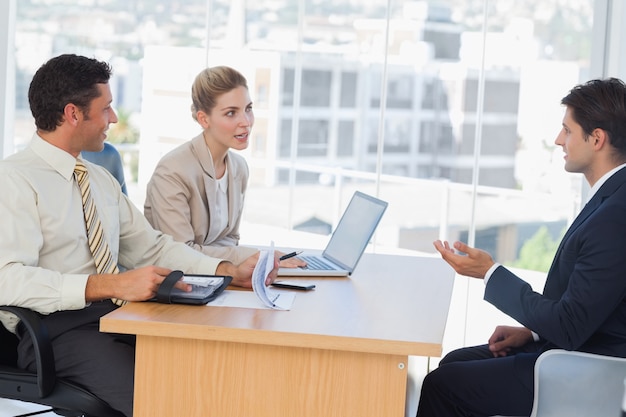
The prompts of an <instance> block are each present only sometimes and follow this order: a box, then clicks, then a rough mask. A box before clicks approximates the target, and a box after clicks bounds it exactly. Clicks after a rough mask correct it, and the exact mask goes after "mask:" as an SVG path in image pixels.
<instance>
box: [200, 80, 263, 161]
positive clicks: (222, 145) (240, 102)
mask: <svg viewBox="0 0 626 417" xmlns="http://www.w3.org/2000/svg"><path fill="white" fill-rule="evenodd" d="M199 113H203V112H199ZM198 116H199V117H198V121H199V122H200V124H201V125H202V127H203V128H204V138H205V140H206V141H207V145H208V146H209V149H211V152H212V153H213V152H220V151H222V152H226V151H227V150H228V149H230V148H232V149H237V150H242V149H246V148H247V147H248V138H249V136H250V131H251V130H252V125H254V112H253V111H252V101H251V100H250V94H249V93H248V89H247V88H245V87H243V86H240V87H236V88H235V89H233V90H231V91H229V92H227V93H224V94H222V95H221V96H219V97H218V98H217V100H216V104H215V107H214V108H213V110H212V111H211V114H206V113H203V114H199V115H198Z"/></svg>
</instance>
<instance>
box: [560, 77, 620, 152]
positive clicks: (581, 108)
mask: <svg viewBox="0 0 626 417" xmlns="http://www.w3.org/2000/svg"><path fill="white" fill-rule="evenodd" d="M561 104H564V105H565V106H567V107H568V108H569V109H570V111H571V114H572V117H573V119H574V120H575V121H576V123H578V124H579V125H580V126H581V127H582V129H583V131H584V132H585V134H586V135H587V136H589V135H591V133H592V132H593V131H594V129H597V128H599V129H602V130H604V131H605V132H606V133H607V135H608V137H609V142H610V143H611V145H612V146H613V147H614V148H615V149H616V150H617V152H618V153H619V154H620V155H622V156H626V84H624V82H623V81H622V80H620V79H618V78H607V79H596V80H591V81H587V82H586V83H584V84H580V85H577V86H576V87H574V88H572V89H571V90H570V92H569V93H568V94H567V95H566V96H565V97H563V99H562V100H561Z"/></svg>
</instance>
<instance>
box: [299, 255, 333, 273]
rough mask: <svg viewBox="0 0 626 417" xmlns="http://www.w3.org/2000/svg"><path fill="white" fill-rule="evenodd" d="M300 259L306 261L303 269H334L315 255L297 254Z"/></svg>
mask: <svg viewBox="0 0 626 417" xmlns="http://www.w3.org/2000/svg"><path fill="white" fill-rule="evenodd" d="M299 258H300V259H302V260H304V261H305V262H306V266H305V267H304V268H303V269H315V270H318V271H331V270H333V269H336V268H335V267H333V266H332V265H330V264H328V263H326V262H324V261H323V260H321V259H320V258H318V257H317V256H306V255H305V256H299Z"/></svg>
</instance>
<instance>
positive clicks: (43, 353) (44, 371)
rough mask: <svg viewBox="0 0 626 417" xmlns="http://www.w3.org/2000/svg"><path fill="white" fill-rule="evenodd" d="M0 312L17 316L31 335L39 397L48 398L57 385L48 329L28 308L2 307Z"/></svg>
mask: <svg viewBox="0 0 626 417" xmlns="http://www.w3.org/2000/svg"><path fill="white" fill-rule="evenodd" d="M0 310H3V311H7V312H9V313H12V314H15V315H16V316H17V317H18V318H19V319H20V320H21V321H22V323H23V324H24V326H25V328H26V331H27V332H28V333H29V334H30V337H31V339H32V341H33V348H34V351H35V363H36V366H37V386H38V387H39V395H40V396H41V397H46V396H47V395H48V394H50V392H52V389H53V388H54V385H55V383H56V369H55V365H54V352H53V351H52V344H51V342H50V336H49V334H48V328H47V327H46V325H45V324H44V323H43V321H42V320H41V317H39V315H38V314H37V313H35V312H34V311H32V310H29V309H27V308H23V307H15V306H0Z"/></svg>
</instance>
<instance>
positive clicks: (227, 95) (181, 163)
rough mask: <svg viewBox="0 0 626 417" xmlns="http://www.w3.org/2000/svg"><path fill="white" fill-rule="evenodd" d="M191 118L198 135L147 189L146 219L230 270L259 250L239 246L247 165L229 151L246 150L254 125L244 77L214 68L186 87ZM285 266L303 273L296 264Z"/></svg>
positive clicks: (170, 157) (164, 162)
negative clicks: (226, 264)
mask: <svg viewBox="0 0 626 417" xmlns="http://www.w3.org/2000/svg"><path fill="white" fill-rule="evenodd" d="M191 98H192V106H191V113H192V116H193V118H194V120H196V121H197V122H198V124H200V126H201V127H202V133H200V134H199V135H198V136H196V137H195V138H193V139H191V140H190V141H189V142H186V143H184V144H183V145H181V146H179V147H177V148H176V149H174V150H172V151H171V152H169V153H168V154H166V155H165V156H164V157H163V158H162V159H161V160H160V161H159V163H158V165H157V166H156V169H155V171H154V173H153V175H152V178H151V179H150V181H149V183H148V187H147V190H146V202H145V205H144V214H145V216H146V218H147V219H148V221H149V222H150V224H152V226H153V227H154V228H155V229H158V230H161V231H162V232H164V233H167V234H169V235H172V236H173V237H174V239H175V240H178V241H181V242H185V243H187V244H188V245H189V246H191V247H193V248H195V249H196V250H199V251H201V252H203V253H205V254H207V255H210V256H213V257H217V258H222V259H226V260H229V261H231V262H234V263H239V262H240V261H242V260H244V259H246V258H248V257H249V256H251V255H252V254H254V253H256V252H257V251H258V249H256V248H251V247H245V246H239V224H240V222H241V214H242V211H243V204H244V197H245V193H246V187H247V184H248V175H249V172H248V165H247V164H246V161H245V159H244V158H243V157H242V156H241V155H239V154H237V153H236V152H233V151H240V150H243V149H246V148H247V147H248V143H249V138H250V132H251V130H252V126H253V125H254V112H253V111H252V100H251V99H250V94H249V91H248V85H247V81H246V79H245V77H244V76H243V75H242V74H241V73H239V72H238V71H237V70H235V69H233V68H230V67H226V66H218V67H211V68H207V69H205V70H203V71H202V72H200V74H198V75H197V76H196V79H195V81H194V83H193V86H192V88H191ZM281 264H285V265H283V266H293V267H297V266H302V265H304V264H305V263H304V262H303V261H301V260H299V259H297V258H291V259H289V260H285V261H282V262H281Z"/></svg>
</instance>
